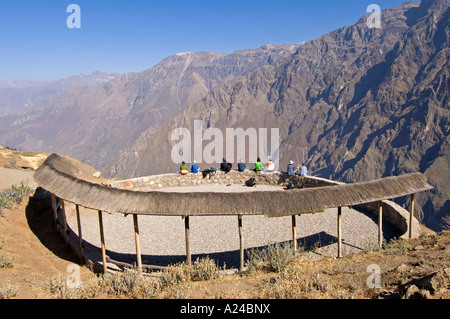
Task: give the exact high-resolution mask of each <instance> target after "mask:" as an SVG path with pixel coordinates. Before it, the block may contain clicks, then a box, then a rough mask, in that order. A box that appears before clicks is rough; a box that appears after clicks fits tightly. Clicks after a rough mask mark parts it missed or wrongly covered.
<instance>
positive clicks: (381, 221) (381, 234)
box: [378, 200, 383, 249]
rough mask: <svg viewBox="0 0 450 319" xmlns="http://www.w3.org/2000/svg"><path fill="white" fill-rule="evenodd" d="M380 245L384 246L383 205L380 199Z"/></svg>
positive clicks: (380, 246)
mask: <svg viewBox="0 0 450 319" xmlns="http://www.w3.org/2000/svg"><path fill="white" fill-rule="evenodd" d="M378 247H379V248H380V249H381V248H382V247H383V205H382V202H381V200H379V201H378Z"/></svg>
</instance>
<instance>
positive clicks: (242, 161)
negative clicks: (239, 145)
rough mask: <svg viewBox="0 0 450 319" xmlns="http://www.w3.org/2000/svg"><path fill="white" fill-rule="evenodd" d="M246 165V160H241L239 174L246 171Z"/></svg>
mask: <svg viewBox="0 0 450 319" xmlns="http://www.w3.org/2000/svg"><path fill="white" fill-rule="evenodd" d="M245 167H246V166H245V163H244V160H243V159H241V160H240V161H239V163H238V171H239V172H243V171H245Z"/></svg>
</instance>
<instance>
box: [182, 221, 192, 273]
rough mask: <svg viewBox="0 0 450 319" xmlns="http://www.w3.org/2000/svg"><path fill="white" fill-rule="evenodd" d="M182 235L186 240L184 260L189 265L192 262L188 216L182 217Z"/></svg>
mask: <svg viewBox="0 0 450 319" xmlns="http://www.w3.org/2000/svg"><path fill="white" fill-rule="evenodd" d="M184 237H185V240H186V261H187V264H188V265H189V266H190V265H191V264H192V255H191V230H190V225H189V216H185V217H184Z"/></svg>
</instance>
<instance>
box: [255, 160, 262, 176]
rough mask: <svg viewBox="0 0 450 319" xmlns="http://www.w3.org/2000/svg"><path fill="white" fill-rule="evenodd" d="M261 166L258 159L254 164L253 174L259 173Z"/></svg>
mask: <svg viewBox="0 0 450 319" xmlns="http://www.w3.org/2000/svg"><path fill="white" fill-rule="evenodd" d="M262 166H263V164H262V163H261V159H260V158H259V157H258V159H257V160H256V163H255V172H257V173H258V172H260V171H261V168H262Z"/></svg>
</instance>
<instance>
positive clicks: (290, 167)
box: [287, 160, 295, 175]
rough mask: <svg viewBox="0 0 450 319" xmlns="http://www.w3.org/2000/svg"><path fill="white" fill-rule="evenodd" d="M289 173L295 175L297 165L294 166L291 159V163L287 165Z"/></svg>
mask: <svg viewBox="0 0 450 319" xmlns="http://www.w3.org/2000/svg"><path fill="white" fill-rule="evenodd" d="M287 173H288V175H294V174H295V166H294V161H292V160H291V161H289V165H288V167H287Z"/></svg>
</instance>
